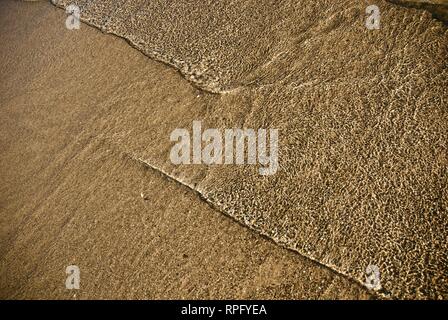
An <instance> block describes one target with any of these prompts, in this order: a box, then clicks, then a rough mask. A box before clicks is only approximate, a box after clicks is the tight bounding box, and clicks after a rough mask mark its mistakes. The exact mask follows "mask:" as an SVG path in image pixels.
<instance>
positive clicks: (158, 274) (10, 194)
mask: <svg viewBox="0 0 448 320" xmlns="http://www.w3.org/2000/svg"><path fill="white" fill-rule="evenodd" d="M0 12H1V19H0V24H1V30H2V32H1V34H0V37H1V41H2V43H5V44H7V45H5V46H2V48H1V49H0V56H1V59H0V61H1V63H0V72H1V73H0V74H1V82H0V105H1V108H0V121H1V124H0V130H1V135H0V136H1V140H0V145H1V150H2V153H1V154H0V163H1V170H0V175H1V180H2V182H3V184H2V186H1V190H0V195H1V196H0V204H1V205H0V208H1V215H0V228H1V229H0V230H1V233H0V236H1V238H0V239H1V240H0V244H1V246H0V256H1V259H0V261H1V262H0V296H1V297H2V298H8V299H23V298H31V299H45V298H51V299H73V298H76V299H99V298H111V299H117V298H139V299H173V298H178V299H187V298H188V299H196V298H198V299H205V298H227V299H234V298H247V299H254V298H256V299H260V298H272V299H287V298H290V299H323V298H326V299H332V298H340V299H368V298H372V297H374V295H372V294H370V293H368V292H367V290H366V289H365V288H363V287H362V286H360V285H359V284H358V283H356V282H354V281H352V280H350V279H349V278H347V277H344V276H341V275H339V274H338V273H336V272H334V271H332V270H330V269H328V268H326V267H324V266H321V265H319V264H316V263H315V262H313V261H311V260H309V259H307V258H304V257H301V256H299V255H298V254H296V253H295V252H292V251H289V250H286V249H284V248H281V247H279V246H278V245H276V244H275V243H274V242H273V241H272V240H269V239H266V238H264V237H262V236H260V235H258V234H256V233H254V232H253V231H251V230H249V229H248V228H246V227H244V226H242V225H240V224H238V223H236V222H235V221H234V220H233V219H230V218H228V217H226V216H225V215H223V214H222V213H220V212H218V211H216V210H214V209H213V208H211V207H210V206H209V205H208V204H207V203H205V202H204V201H203V200H201V199H200V198H199V197H198V195H197V194H196V193H194V192H192V191H191V190H190V189H188V188H186V187H185V186H182V185H181V184H179V183H178V182H177V181H173V180H171V179H169V178H167V177H166V176H165V175H164V174H162V173H160V172H158V171H156V170H153V169H151V168H150V167H148V166H147V165H146V164H144V163H142V162H141V161H138V160H136V159H135V157H134V156H133V155H132V154H130V153H129V152H127V150H126V148H123V146H121V145H120V144H119V143H116V142H114V141H112V140H113V139H112V140H111V139H110V138H111V136H108V135H106V134H102V133H101V131H100V128H101V127H102V126H104V125H106V126H107V123H108V122H109V117H110V116H114V115H115V113H116V112H118V113H122V112H126V108H128V107H129V108H135V109H133V112H135V114H140V118H141V119H142V120H144V122H145V123H147V124H148V125H150V123H151V121H152V120H151V119H152V117H153V116H151V114H152V113H153V110H154V109H158V108H159V103H158V101H159V99H163V100H165V99H168V100H169V101H170V99H176V100H178V101H182V102H184V103H188V102H189V101H190V103H192V101H196V100H195V99H196V95H197V90H196V89H195V88H194V87H192V86H191V85H190V84H189V83H188V82H187V81H185V80H184V79H183V78H182V77H181V76H180V75H179V74H178V73H177V72H175V71H174V70H172V69H171V68H168V67H166V66H165V65H163V64H161V63H158V62H154V61H151V60H149V59H148V58H147V57H145V56H144V55H142V54H141V53H140V52H138V51H136V50H134V49H131V48H130V47H129V45H128V44H127V43H126V42H125V41H123V40H121V39H118V38H116V37H113V36H110V35H104V34H102V33H101V32H99V31H98V30H96V29H94V28H91V27H88V26H86V25H83V26H82V27H81V29H80V30H77V31H75V32H73V31H69V30H66V29H65V28H64V27H63V26H64V22H65V17H66V15H65V13H64V12H63V11H62V10H60V9H57V8H55V7H53V6H51V5H49V4H46V3H33V4H29V3H27V4H23V3H18V2H13V1H2V2H1V3H0ZM167 93H169V96H168V97H167V96H166V94H167ZM137 101H138V105H135V103H136V102H137ZM159 102H160V101H159ZM129 125H130V126H132V123H129ZM146 142H147V143H148V144H150V143H155V141H153V136H151V135H149V136H147V137H146ZM71 264H76V265H78V266H79V267H80V270H81V289H80V290H77V291H75V292H74V291H70V290H66V289H65V278H66V274H65V268H66V267H67V266H68V265H71Z"/></svg>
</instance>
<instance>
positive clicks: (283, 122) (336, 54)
mask: <svg viewBox="0 0 448 320" xmlns="http://www.w3.org/2000/svg"><path fill="white" fill-rule="evenodd" d="M59 3H60V4H63V3H64V2H63V1H62V2H59ZM170 3H171V2H170V1H163V0H160V1H152V2H151V3H150V4H147V3H146V2H136V3H134V5H131V4H129V3H122V2H115V1H114V2H112V1H92V2H86V1H79V2H78V4H79V5H80V6H81V8H82V12H83V16H82V18H83V19H84V21H86V22H87V23H90V24H92V25H94V26H96V27H98V28H100V29H101V30H103V31H104V32H108V33H113V34H116V35H118V36H121V37H123V38H125V39H127V40H128V41H129V42H130V43H131V44H132V46H134V47H136V48H137V49H139V50H141V51H142V52H143V53H145V54H146V55H147V56H149V57H151V58H154V59H157V60H160V61H163V62H165V63H166V64H168V65H170V66H173V67H175V68H177V69H178V70H179V71H180V73H181V74H182V75H183V76H184V77H185V79H186V80H188V81H190V82H191V83H192V84H193V85H194V86H195V87H197V88H200V89H201V90H202V92H200V91H198V94H192V95H191V96H189V98H187V99H184V100H178V99H176V97H175V96H174V95H172V94H170V92H171V90H174V91H175V90H176V89H174V88H166V92H165V93H164V95H160V96H159V97H162V96H163V98H157V97H156V95H155V94H154V92H150V93H148V94H151V95H152V96H151V98H150V99H154V101H156V103H155V104H156V105H157V106H158V108H157V109H145V108H147V106H145V104H144V102H142V101H141V100H140V99H141V97H140V96H139V98H138V99H136V101H135V103H134V104H129V105H126V104H125V105H124V106H123V110H121V111H120V112H115V113H113V114H112V113H111V114H109V115H108V116H107V117H108V118H107V119H108V120H107V122H106V123H105V124H104V125H103V126H102V127H101V128H100V129H99V130H100V132H102V133H103V134H104V135H105V136H107V137H108V139H109V140H110V141H114V143H116V144H119V145H120V146H122V148H123V149H125V150H126V151H127V152H128V153H130V154H132V155H133V156H134V157H136V158H139V159H142V160H143V161H145V162H146V163H148V164H150V165H151V166H152V167H154V168H157V169H158V170H160V171H163V172H165V173H166V174H168V175H170V176H172V177H173V178H174V179H176V180H178V181H180V182H182V183H183V184H185V185H188V186H189V187H190V188H192V189H194V190H196V191H197V192H199V193H200V194H201V196H202V197H203V198H204V199H205V200H206V201H208V202H209V203H210V204H212V205H213V206H214V207H215V208H216V209H217V210H219V211H221V212H223V213H224V214H227V215H229V216H232V217H234V218H235V219H237V220H238V221H240V222H241V223H243V224H245V225H247V226H249V227H250V228H252V229H254V230H256V231H257V232H259V233H261V234H264V235H266V236H268V237H270V238H272V239H274V240H275V241H276V242H277V243H279V244H281V245H283V246H285V247H288V248H290V249H293V250H295V251H297V252H298V253H300V254H302V255H304V256H307V257H309V258H310V259H313V260H315V261H318V262H319V263H321V264H324V265H326V266H328V267H329V268H331V269H333V270H335V271H337V272H339V273H341V274H345V275H347V276H348V277H350V278H353V279H356V280H357V281H359V283H362V282H363V281H364V279H365V270H366V267H367V266H368V265H371V264H373V265H377V266H378V267H379V269H380V271H381V277H382V286H383V291H382V292H381V293H380V294H382V295H383V296H393V297H398V298H446V293H447V292H448V290H447V285H448V281H447V279H448V272H447V270H448V264H447V256H446V249H447V243H446V239H447V230H448V219H447V207H448V205H447V204H448V192H447V190H448V188H447V181H448V174H447V167H448V166H447V165H448V159H447V157H446V155H447V154H448V150H447V149H448V146H447V141H448V130H447V123H448V122H447V121H448V117H447V112H446V101H447V88H448V77H447V73H448V71H447V70H448V68H447V56H448V33H447V29H446V28H445V27H444V26H443V24H442V23H441V22H439V21H437V20H435V19H433V18H432V16H431V14H430V13H428V12H426V11H421V10H416V9H410V8H404V7H400V6H396V5H392V4H390V3H388V2H385V1H379V2H378V6H379V7H380V10H381V27H380V29H379V30H368V29H367V28H366V27H365V18H366V15H365V8H366V3H365V2H364V1H351V0H346V1H343V0H340V1H333V0H332V1H315V2H309V1H283V2H282V4H281V5H278V4H277V2H272V1H264V2H263V3H262V4H260V2H259V1H233V2H232V3H231V4H229V3H224V2H214V1H213V2H210V3H203V2H202V1H201V2H200V3H199V2H194V1H193V2H191V1H189V2H187V1H186V2H184V1H179V2H177V3H176V5H175V6H173V5H171V4H170ZM129 17H130V18H129ZM146 91H148V90H146ZM207 92H209V93H214V94H208V93H207ZM141 95H143V93H141ZM136 110H139V112H136ZM140 110H144V111H140ZM146 119H151V121H150V124H148V121H147V120H146ZM194 120H202V121H203V127H207V128H219V129H224V128H234V127H240V128H242V127H246V128H278V129H279V130H280V144H279V147H280V169H279V171H278V173H277V174H275V175H273V176H269V177H263V178H260V176H259V174H258V168H257V167H256V166H199V165H197V166H173V165H172V164H171V162H170V161H169V159H168V155H169V151H170V148H171V146H172V143H171V142H170V141H169V140H167V137H169V135H170V132H172V131H173V130H174V129H176V128H190V129H191V124H192V122H193V121H194ZM131 123H132V125H129V124H131ZM148 137H152V139H151V141H148Z"/></svg>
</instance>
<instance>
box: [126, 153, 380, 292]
mask: <svg viewBox="0 0 448 320" xmlns="http://www.w3.org/2000/svg"><path fill="white" fill-rule="evenodd" d="M124 154H125V155H126V156H127V157H128V158H129V159H131V160H133V161H136V162H138V163H140V164H142V165H143V166H144V167H145V168H148V169H150V170H152V171H154V172H156V173H157V174H159V175H161V176H162V177H163V178H165V179H167V180H169V181H172V182H174V183H176V184H178V185H181V186H182V187H184V188H187V189H188V190H190V191H191V192H193V193H194V194H195V195H196V196H198V198H199V199H200V200H202V201H204V202H205V203H206V204H207V205H209V206H210V208H212V209H213V210H215V211H217V212H219V213H221V214H223V215H224V216H226V217H228V218H231V219H232V220H233V221H235V222H237V223H238V224H239V225H241V226H243V227H245V228H249V229H250V230H252V231H255V232H256V233H257V234H259V235H261V236H262V237H263V238H265V239H267V240H269V241H271V242H273V243H274V244H276V245H278V246H280V247H282V248H284V249H286V250H289V251H292V252H294V254H298V255H299V256H300V257H303V258H305V259H308V260H311V261H313V262H314V263H316V264H317V265H318V266H320V267H322V268H325V269H327V270H329V271H331V272H332V273H334V274H337V275H338V276H341V277H342V278H344V279H347V280H349V281H350V282H351V283H353V284H355V285H357V286H360V287H362V289H363V290H366V291H367V292H368V293H369V294H370V295H371V296H373V297H374V298H377V299H378V298H385V296H383V295H381V294H380V293H377V292H375V291H372V290H368V289H367V288H366V287H365V286H364V284H363V283H362V282H361V281H359V280H358V279H356V278H353V277H351V276H350V275H348V274H345V273H344V272H341V271H339V270H337V269H335V268H333V267H331V266H329V265H326V264H324V263H322V262H320V261H319V260H317V259H315V258H312V257H310V256H308V255H305V254H303V253H301V252H299V251H297V250H294V249H291V248H288V247H286V246H284V245H282V244H281V243H278V242H277V241H275V240H274V239H273V238H271V237H269V236H268V235H267V234H265V233H263V232H262V231H260V230H256V229H254V228H252V227H251V226H249V225H246V224H244V223H242V222H241V221H239V220H237V219H236V218H234V217H232V216H231V215H229V214H228V213H226V212H225V211H222V210H221V209H219V208H218V207H217V206H216V205H215V204H214V203H213V202H211V201H210V200H209V199H207V197H206V196H205V195H204V194H202V193H201V192H200V191H199V190H197V189H195V188H194V187H192V186H191V185H189V184H187V183H185V182H183V181H181V180H179V179H177V178H176V177H174V176H172V175H170V174H169V173H167V172H166V171H164V170H163V169H160V168H158V167H156V166H154V165H153V164H151V163H149V162H148V161H147V160H144V159H142V158H140V157H136V156H133V155H132V154H130V153H127V152H124Z"/></svg>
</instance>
